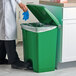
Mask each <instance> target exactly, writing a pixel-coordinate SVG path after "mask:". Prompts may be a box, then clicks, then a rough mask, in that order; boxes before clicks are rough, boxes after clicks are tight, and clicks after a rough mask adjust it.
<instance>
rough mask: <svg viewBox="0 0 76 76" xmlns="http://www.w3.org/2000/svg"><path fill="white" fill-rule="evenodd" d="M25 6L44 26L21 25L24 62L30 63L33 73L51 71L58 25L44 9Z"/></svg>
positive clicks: (53, 66) (37, 6)
mask: <svg viewBox="0 0 76 76" xmlns="http://www.w3.org/2000/svg"><path fill="white" fill-rule="evenodd" d="M27 6H28V8H29V9H30V11H31V12H32V13H33V14H34V16H35V17H36V18H37V19H38V20H39V22H40V23H42V24H44V26H40V24H39V26H38V24H37V23H29V24H21V27H22V32H23V46H24V60H25V62H28V61H31V62H32V64H33V70H34V71H35V72H48V71H53V70H55V65H56V49H57V46H56V45H57V36H58V35H57V34H58V33H57V32H58V26H60V23H59V22H58V20H57V19H56V17H55V16H54V15H53V14H52V13H51V12H50V11H49V10H48V9H46V8H45V7H43V6H40V5H27ZM30 24H31V25H32V26H30ZM48 25H49V26H48Z"/></svg>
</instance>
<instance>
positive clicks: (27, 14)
mask: <svg viewBox="0 0 76 76" xmlns="http://www.w3.org/2000/svg"><path fill="white" fill-rule="evenodd" d="M22 15H23V20H25V21H26V20H28V19H29V12H28V11H26V12H24V13H23V14H22Z"/></svg>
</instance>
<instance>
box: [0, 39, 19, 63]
mask: <svg viewBox="0 0 76 76" xmlns="http://www.w3.org/2000/svg"><path fill="white" fill-rule="evenodd" d="M6 54H7V56H8V61H9V63H10V64H13V63H15V62H16V61H19V57H18V54H17V52H16V43H15V40H11V41H1V40H0V60H3V59H5V57H6Z"/></svg>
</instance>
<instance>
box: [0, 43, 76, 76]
mask: <svg viewBox="0 0 76 76" xmlns="http://www.w3.org/2000/svg"><path fill="white" fill-rule="evenodd" d="M22 49H23V48H22V45H21V44H19V45H18V46H17V51H18V54H19V57H20V59H21V60H23V50H22ZM0 76H76V67H70V68H64V69H58V70H55V71H52V72H46V73H39V74H38V73H35V72H33V71H28V70H16V69H11V66H10V65H0Z"/></svg>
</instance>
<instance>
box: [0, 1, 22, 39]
mask: <svg viewBox="0 0 76 76" xmlns="http://www.w3.org/2000/svg"><path fill="white" fill-rule="evenodd" d="M16 2H17V3H20V2H21V0H0V40H16V38H17V26H16Z"/></svg>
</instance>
